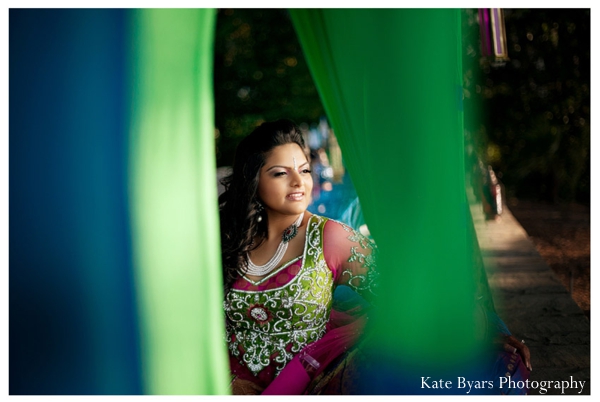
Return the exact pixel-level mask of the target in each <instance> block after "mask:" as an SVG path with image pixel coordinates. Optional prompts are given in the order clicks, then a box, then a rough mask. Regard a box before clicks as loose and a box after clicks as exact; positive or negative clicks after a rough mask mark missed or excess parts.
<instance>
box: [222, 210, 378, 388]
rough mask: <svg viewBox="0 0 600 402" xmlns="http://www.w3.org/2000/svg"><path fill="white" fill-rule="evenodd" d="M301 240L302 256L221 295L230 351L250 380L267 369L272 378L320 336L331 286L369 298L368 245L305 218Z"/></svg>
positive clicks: (371, 248) (334, 225) (372, 275)
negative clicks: (303, 240)
mask: <svg viewBox="0 0 600 402" xmlns="http://www.w3.org/2000/svg"><path fill="white" fill-rule="evenodd" d="M305 236H306V237H305V245H304V252H303V255H302V256H299V257H296V258H294V259H293V260H291V261H289V262H288V263H286V264H284V265H282V266H281V267H280V268H278V269H276V270H275V271H273V272H272V273H271V274H269V275H267V276H266V277H265V278H262V279H261V280H259V281H257V282H254V281H251V280H250V279H248V278H246V277H245V276H243V275H241V276H240V278H239V279H238V280H237V281H236V282H235V283H234V284H233V286H232V288H231V289H230V290H229V291H228V292H227V294H226V296H225V301H224V309H225V314H226V337H227V341H228V343H229V352H230V354H231V357H232V358H233V359H236V360H237V361H238V362H239V363H240V364H241V365H243V366H245V367H247V368H248V369H249V371H250V372H251V373H252V374H253V375H254V376H258V375H259V373H261V372H262V371H263V370H265V369H266V368H269V369H270V370H269V371H273V369H274V371H273V378H274V377H275V376H277V375H278V374H279V373H280V372H281V370H282V369H283V368H284V367H285V365H286V364H287V363H288V362H289V361H290V360H291V359H292V358H293V357H294V356H295V355H296V354H297V353H298V352H300V351H301V350H302V349H303V348H304V347H305V346H307V345H308V344H310V343H312V342H315V341H317V340H319V339H320V338H321V337H322V336H323V335H324V334H325V332H326V331H327V329H326V324H327V322H328V321H329V316H330V313H331V305H332V296H333V290H334V288H335V286H337V285H347V286H349V287H350V288H351V289H353V290H355V291H357V292H358V293H359V294H361V295H362V296H363V297H365V299H367V300H370V299H371V298H372V295H373V294H374V291H375V279H376V271H375V270H374V269H373V268H374V267H375V251H376V246H375V244H374V243H373V241H372V240H370V239H369V238H367V237H365V236H363V235H362V234H360V233H358V232H357V231H355V230H353V229H352V228H350V227H349V226H347V225H345V224H343V223H340V222H337V221H334V220H330V219H328V218H325V217H321V216H318V215H312V216H311V217H310V218H309V220H308V224H307V229H306V235H305ZM269 377H270V376H269ZM271 379H272V378H271Z"/></svg>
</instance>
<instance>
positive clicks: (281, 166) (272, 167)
mask: <svg viewBox="0 0 600 402" xmlns="http://www.w3.org/2000/svg"><path fill="white" fill-rule="evenodd" d="M304 165H308V161H306V162H304V163H303V164H301V165H300V166H298V167H302V166H304ZM274 168H283V169H290V170H291V169H293V168H291V167H289V166H283V165H273V166H271V167H270V168H268V169H267V170H265V172H268V171H269V170H271V169H274Z"/></svg>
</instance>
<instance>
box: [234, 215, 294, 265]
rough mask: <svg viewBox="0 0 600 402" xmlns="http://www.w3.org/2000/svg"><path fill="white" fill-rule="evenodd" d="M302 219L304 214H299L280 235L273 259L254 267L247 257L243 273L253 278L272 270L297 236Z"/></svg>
mask: <svg viewBox="0 0 600 402" xmlns="http://www.w3.org/2000/svg"><path fill="white" fill-rule="evenodd" d="M302 218H304V212H302V213H301V214H300V216H299V217H298V219H296V221H295V222H294V223H292V224H291V226H289V227H288V228H287V229H286V230H284V231H283V234H282V235H281V243H279V246H277V250H276V251H275V254H274V255H273V257H272V258H271V259H270V260H269V261H267V263H266V264H265V265H255V264H254V263H253V262H252V260H251V259H250V256H249V255H248V268H247V270H246V272H245V273H246V274H249V275H253V276H263V275H266V274H268V273H269V272H271V271H272V270H274V269H275V267H277V266H278V265H279V263H280V262H281V259H282V258H283V256H284V255H285V252H286V251H287V248H288V243H289V242H290V240H292V239H293V238H294V237H296V235H297V234H298V228H299V227H300V224H301V223H302Z"/></svg>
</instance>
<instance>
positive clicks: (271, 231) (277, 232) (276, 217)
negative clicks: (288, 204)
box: [267, 211, 310, 241]
mask: <svg viewBox="0 0 600 402" xmlns="http://www.w3.org/2000/svg"><path fill="white" fill-rule="evenodd" d="M298 216H299V215H283V214H278V213H272V212H269V213H268V222H269V227H268V229H267V230H268V238H267V240H268V241H271V240H273V241H280V240H281V235H282V234H283V231H284V230H286V229H287V228H288V227H290V226H291V225H292V224H293V223H294V222H295V221H296V219H298ZM308 216H310V213H309V212H308V211H305V212H304V218H303V219H302V222H301V223H300V226H302V225H303V224H304V222H306V219H307V217H308Z"/></svg>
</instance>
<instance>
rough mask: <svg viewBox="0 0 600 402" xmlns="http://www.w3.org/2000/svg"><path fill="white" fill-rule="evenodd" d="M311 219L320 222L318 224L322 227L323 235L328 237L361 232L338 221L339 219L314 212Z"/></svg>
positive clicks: (345, 235) (346, 235)
mask: <svg viewBox="0 0 600 402" xmlns="http://www.w3.org/2000/svg"><path fill="white" fill-rule="evenodd" d="M310 219H314V221H315V222H318V226H319V227H321V228H322V232H323V235H324V236H327V237H339V236H344V237H346V238H347V237H348V236H350V235H356V234H359V233H358V232H357V231H356V230H355V229H353V228H352V227H351V226H349V225H347V224H345V223H344V222H341V221H338V220H337V219H333V218H329V217H327V216H322V215H317V214H313V215H312V216H311V217H310Z"/></svg>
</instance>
